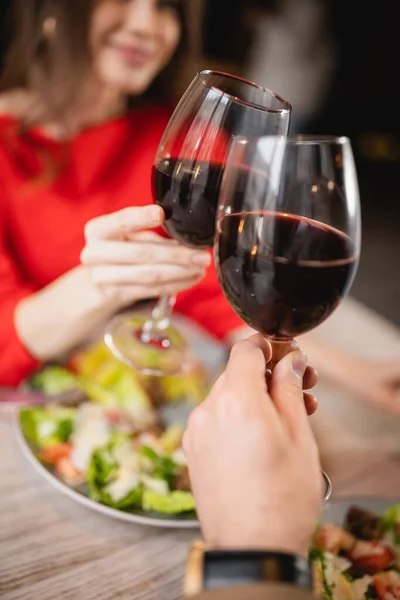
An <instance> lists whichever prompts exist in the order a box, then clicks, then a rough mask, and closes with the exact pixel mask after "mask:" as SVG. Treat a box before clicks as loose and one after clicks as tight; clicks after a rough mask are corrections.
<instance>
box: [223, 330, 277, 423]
mask: <svg viewBox="0 0 400 600" xmlns="http://www.w3.org/2000/svg"><path fill="white" fill-rule="evenodd" d="M271 354H272V350H271V345H270V344H269V343H268V342H267V341H266V340H265V339H264V338H263V336H261V335H259V334H257V335H253V336H251V337H249V338H248V339H246V340H243V341H241V342H238V343H237V344H235V345H234V346H233V348H232V350H231V354H230V357H229V361H228V364H227V366H226V369H225V376H224V386H223V390H222V391H223V392H224V393H221V394H220V396H221V397H222V398H226V399H227V401H228V402H229V398H230V397H232V399H235V403H236V405H237V406H236V412H237V413H238V414H239V412H240V411H242V412H243V414H244V413H245V414H246V416H251V415H258V414H260V402H262V403H263V408H265V409H266V410H268V407H270V408H271V412H275V410H274V407H273V405H272V403H271V402H270V401H269V397H268V391H267V383H266V379H265V364H266V362H268V361H269V360H270V359H271ZM219 402H220V403H221V398H220V400H219ZM222 403H223V402H222Z"/></svg>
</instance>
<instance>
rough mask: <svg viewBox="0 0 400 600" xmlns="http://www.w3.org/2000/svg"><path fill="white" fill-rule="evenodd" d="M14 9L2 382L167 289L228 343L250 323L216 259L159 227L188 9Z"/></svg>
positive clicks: (2, 178) (0, 330) (0, 99)
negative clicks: (160, 166)
mask: <svg viewBox="0 0 400 600" xmlns="http://www.w3.org/2000/svg"><path fill="white" fill-rule="evenodd" d="M14 4H15V9H14V15H13V19H14V21H13V22H15V36H14V41H13V44H12V46H11V47H10V50H9V53H8V56H7V60H6V66H5V69H4V72H3V77H2V82H1V88H2V90H3V91H2V94H1V96H0V111H1V119H0V187H1V195H0V215H1V216H0V248H1V250H0V349H1V354H2V356H3V360H2V361H1V366H0V384H1V385H15V384H18V383H19V382H20V381H21V380H22V379H23V378H25V377H27V376H29V375H30V374H31V373H32V371H33V370H34V369H36V368H37V366H38V365H39V364H40V363H42V362H44V361H48V360H54V359H57V358H58V357H61V356H63V355H65V354H66V353H68V352H70V351H71V350H72V349H73V348H75V347H76V346H77V345H79V344H81V343H82V342H84V341H85V339H87V337H88V336H89V335H90V334H91V333H92V332H93V331H94V330H95V329H96V328H98V327H99V326H100V325H102V324H103V323H104V322H105V321H106V320H107V319H109V318H110V317H111V316H112V315H113V314H114V313H116V312H118V311H119V310H121V309H122V308H124V307H126V306H128V305H132V304H134V303H135V302H138V301H140V300H143V299H150V298H156V297H157V296H159V295H160V294H176V293H178V292H182V291H183V290H188V291H186V292H183V293H182V294H180V295H179V297H178V302H177V306H176V308H177V310H178V311H180V312H182V313H185V314H186V315H187V316H188V317H190V318H192V319H194V320H196V321H197V322H198V323H199V324H201V325H202V326H203V327H205V328H206V329H207V330H208V331H209V332H210V333H212V334H213V335H214V336H215V337H217V338H219V339H225V337H226V336H227V335H228V334H229V332H230V331H231V330H232V329H235V328H237V327H239V326H240V325H241V321H240V320H239V319H238V318H237V317H236V315H235V314H234V313H233V311H232V310H231V309H230V307H229V306H228V304H227V302H226V300H225V299H224V297H223V294H222V292H221V291H220V288H219V285H218V281H217V277H216V273H215V270H214V267H213V266H211V257H210V254H209V253H208V252H199V251H196V250H193V251H192V250H190V249H188V248H184V247H181V246H179V245H178V244H177V243H176V242H175V241H172V240H169V239H166V237H165V236H164V237H163V233H162V231H161V230H159V231H157V230H156V229H155V230H154V231H153V232H151V233H150V232H149V230H150V229H154V228H157V226H161V225H162V221H163V211H162V210H161V209H160V208H158V207H156V206H154V205H153V199H152V193H151V168H152V164H153V159H154V155H155V152H156V149H157V146H158V143H159V141H160V138H161V135H162V133H163V130H164V128H165V126H166V124H167V122H168V119H169V116H170V114H171V104H170V100H171V92H172V84H173V83H174V82H175V80H176V75H177V72H178V70H179V65H180V64H181V63H180V60H181V58H182V56H183V55H184V54H185V52H187V42H188V32H187V26H186V23H185V8H186V7H185V3H184V2H180V1H179V0H133V1H132V0H131V1H129V2H121V1H120V0H102V1H93V2H91V1H89V0H84V1H82V0H72V1H71V0H55V1H45V2H41V3H38V2H36V1H34V0H29V2H27V1H26V0H21V1H20V2H15V3H14ZM101 215H108V216H106V217H102V216H101ZM84 232H85V233H86V240H87V242H86V246H85V236H84ZM84 246H85V249H84V250H83V248H84ZM82 250H83V253H82ZM81 253H82V260H83V262H84V263H85V266H82V265H80V256H81ZM189 288H190V289H189Z"/></svg>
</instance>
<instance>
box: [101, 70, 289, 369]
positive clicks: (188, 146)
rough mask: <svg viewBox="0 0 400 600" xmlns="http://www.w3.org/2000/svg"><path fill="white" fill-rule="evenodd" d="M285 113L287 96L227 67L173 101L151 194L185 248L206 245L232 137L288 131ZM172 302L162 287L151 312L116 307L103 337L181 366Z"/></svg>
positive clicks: (135, 359)
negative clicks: (117, 312)
mask: <svg viewBox="0 0 400 600" xmlns="http://www.w3.org/2000/svg"><path fill="white" fill-rule="evenodd" d="M290 114H291V106H290V104H289V103H288V102H286V101H285V100H283V99H282V98H280V97H279V96H277V95H276V94H274V93H273V92H271V91H269V90H267V89H265V88H263V87H261V86H258V85H256V84H254V83H252V82H249V81H245V80H243V79H241V78H239V77H235V76H233V75H227V74H225V73H218V72H213V71H202V72H200V73H198V75H197V76H196V77H195V79H194V81H193V82H192V84H191V85H190V86H189V88H188V90H187V91H186V93H185V94H184V96H183V98H182V100H181V101H180V103H179V104H178V106H177V108H176V109H175V111H174V114H173V115H172V118H171V120H170V122H169V124H168V127H167V129H166V131H165V133H164V135H163V138H162V140H161V142H160V145H159V148H158V152H157V154H156V156H155V161H154V169H153V190H154V200H155V202H156V203H157V204H159V205H160V206H161V207H162V208H163V210H164V211H165V217H166V220H165V229H166V230H167V232H168V233H169V234H170V236H171V237H172V238H173V239H175V240H178V241H179V242H181V243H182V244H184V245H185V246H188V247H191V248H197V249H205V248H212V246H213V241H214V234H215V226H216V212H217V205H218V198H219V192H220V186H221V181H222V175H223V171H224V166H225V162H226V159H227V156H228V152H229V147H230V143H231V141H232V139H234V138H235V136H237V135H247V136H252V135H256V134H260V133H262V134H277V135H286V134H287V132H288V128H289V121H290ZM199 301H201V299H199ZM173 305H174V298H173V296H171V295H170V296H167V295H164V296H162V297H161V298H160V301H159V302H158V304H157V305H156V307H155V309H154V310H153V312H152V314H150V315H147V316H142V317H140V316H138V315H135V313H132V314H131V315H130V316H126V315H118V316H117V317H115V318H114V319H113V320H112V321H111V323H110V324H109V327H108V330H107V334H106V341H107V343H108V345H109V346H110V348H111V349H112V350H113V352H114V353H115V354H116V355H117V356H118V357H119V358H121V359H122V360H124V361H125V362H127V363H128V364H130V365H131V366H133V367H134V368H136V369H139V370H141V371H144V372H147V373H149V374H154V375H162V374H166V373H172V372H177V371H179V370H181V369H183V368H184V367H185V366H186V364H187V361H188V359H189V360H190V354H189V353H188V351H187V346H186V344H185V339H184V336H182V335H180V334H179V331H177V330H176V328H175V327H173V326H172V324H171V313H172V308H173ZM146 347H147V348H150V349H151V354H152V357H153V363H152V364H150V362H149V353H148V352H147V351H146Z"/></svg>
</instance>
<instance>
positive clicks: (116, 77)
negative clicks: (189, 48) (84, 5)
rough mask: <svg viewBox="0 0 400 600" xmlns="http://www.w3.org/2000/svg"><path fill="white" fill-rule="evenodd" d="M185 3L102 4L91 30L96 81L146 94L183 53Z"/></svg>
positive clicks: (132, 0) (112, 0)
mask: <svg viewBox="0 0 400 600" xmlns="http://www.w3.org/2000/svg"><path fill="white" fill-rule="evenodd" d="M179 1H180V0H96V4H95V8H94V10H93V13H92V18H91V27H90V45H91V48H92V52H93V56H94V69H95V73H96V76H97V77H98V78H99V79H100V80H101V81H102V82H103V83H104V84H107V85H109V86H111V87H114V88H117V89H118V90H120V91H121V92H124V93H126V94H129V95H132V96H138V95H141V94H143V93H144V92H145V91H146V90H147V89H148V88H149V86H150V85H151V83H152V82H153V81H154V79H155V78H156V77H157V75H158V74H159V73H160V72H161V71H162V70H163V69H164V67H165V66H166V65H167V64H168V63H169V61H170V60H171V58H172V57H173V55H174V53H175V51H176V49H177V47H178V44H179V40H180V36H181V24H180V20H179V15H178V4H179Z"/></svg>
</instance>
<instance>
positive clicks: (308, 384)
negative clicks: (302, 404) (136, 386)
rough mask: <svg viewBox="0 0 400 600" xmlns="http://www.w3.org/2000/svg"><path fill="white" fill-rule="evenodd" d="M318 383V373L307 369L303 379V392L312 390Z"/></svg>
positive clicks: (310, 368) (309, 368)
mask: <svg viewBox="0 0 400 600" xmlns="http://www.w3.org/2000/svg"><path fill="white" fill-rule="evenodd" d="M317 383H318V371H316V370H315V369H313V368H312V367H307V368H306V372H305V373H304V377H303V390H312V388H313V387H315V386H316V385H317Z"/></svg>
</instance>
